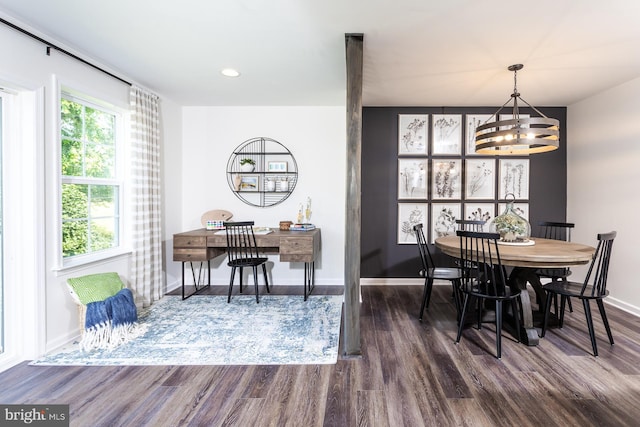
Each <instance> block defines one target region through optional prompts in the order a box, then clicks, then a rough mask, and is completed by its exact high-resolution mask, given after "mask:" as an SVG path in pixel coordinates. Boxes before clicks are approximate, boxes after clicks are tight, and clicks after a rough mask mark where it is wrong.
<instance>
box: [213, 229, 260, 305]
mask: <svg viewBox="0 0 640 427" xmlns="http://www.w3.org/2000/svg"><path fill="white" fill-rule="evenodd" d="M253 224H254V222H253V221H244V222H225V223H223V225H224V228H225V230H226V234H227V255H228V259H229V261H228V262H227V265H228V266H229V267H231V279H230V280H229V297H228V298H227V302H231V291H232V290H233V281H234V278H235V275H236V269H240V292H241V293H242V280H243V274H242V270H243V269H244V268H245V267H251V268H252V270H253V283H254V285H255V292H256V303H259V302H260V293H259V291H258V266H262V273H263V275H264V284H265V286H266V288H267V292H271V291H270V290H269V278H268V277H267V268H266V266H265V264H266V262H267V261H268V260H269V258H267V257H262V256H260V254H259V253H258V246H257V245H256V236H255V235H254V234H253Z"/></svg>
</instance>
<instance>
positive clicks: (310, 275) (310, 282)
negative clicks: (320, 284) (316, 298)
mask: <svg viewBox="0 0 640 427" xmlns="http://www.w3.org/2000/svg"><path fill="white" fill-rule="evenodd" d="M315 267H316V263H315V262H314V261H311V262H305V263H304V300H305V301H306V300H307V297H308V296H309V295H311V291H312V290H313V288H314V287H315V281H316V272H315Z"/></svg>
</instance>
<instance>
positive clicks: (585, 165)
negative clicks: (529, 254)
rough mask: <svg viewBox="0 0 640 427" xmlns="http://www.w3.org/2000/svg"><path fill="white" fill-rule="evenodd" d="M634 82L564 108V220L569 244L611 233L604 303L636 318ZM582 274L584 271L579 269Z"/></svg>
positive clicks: (637, 130)
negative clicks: (569, 228) (569, 232)
mask: <svg viewBox="0 0 640 427" xmlns="http://www.w3.org/2000/svg"><path fill="white" fill-rule="evenodd" d="M639 100H640V79H636V80H633V81H631V82H628V83H626V84H623V85H621V86H618V87H615V88H613V89H610V90H608V91H606V92H602V93H600V94H598V95H597V96H594V97H591V98H589V99H586V100H584V101H582V102H579V103H576V104H573V105H571V106H569V107H568V120H567V121H568V129H567V131H568V132H567V133H568V139H569V140H570V141H571V143H570V144H569V145H568V146H567V169H568V170H567V219H568V220H569V221H570V222H575V223H576V228H575V232H574V233H573V234H572V240H573V241H576V242H581V243H591V244H593V245H595V244H596V243H597V240H596V235H597V234H598V233H605V232H609V231H617V232H618V236H617V238H616V240H615V242H614V245H613V254H612V259H611V266H610V271H609V282H608V289H609V291H610V293H611V294H610V297H609V298H608V300H609V301H610V302H612V303H614V304H616V305H618V306H620V307H621V308H624V309H626V310H628V311H631V312H634V313H636V314H638V315H640V292H638V279H637V277H636V276H635V274H634V272H633V271H634V268H635V267H636V266H638V265H640V251H639V250H638V246H637V244H638V242H640V227H638V212H640V197H638V194H639V190H638V183H639V182H640V166H639V164H640V119H639V118H640V101H639ZM582 274H583V275H584V269H582Z"/></svg>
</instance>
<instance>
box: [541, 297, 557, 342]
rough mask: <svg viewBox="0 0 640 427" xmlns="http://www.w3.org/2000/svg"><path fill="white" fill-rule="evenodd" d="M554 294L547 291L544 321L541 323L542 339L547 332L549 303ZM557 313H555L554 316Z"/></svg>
mask: <svg viewBox="0 0 640 427" xmlns="http://www.w3.org/2000/svg"><path fill="white" fill-rule="evenodd" d="M554 295H557V294H554V293H552V292H549V291H547V302H546V303H545V305H544V320H543V321H542V332H540V338H544V334H545V333H546V332H547V325H548V324H549V313H550V312H551V303H552V301H553V297H554ZM557 315H558V313H557V312H556V316H557Z"/></svg>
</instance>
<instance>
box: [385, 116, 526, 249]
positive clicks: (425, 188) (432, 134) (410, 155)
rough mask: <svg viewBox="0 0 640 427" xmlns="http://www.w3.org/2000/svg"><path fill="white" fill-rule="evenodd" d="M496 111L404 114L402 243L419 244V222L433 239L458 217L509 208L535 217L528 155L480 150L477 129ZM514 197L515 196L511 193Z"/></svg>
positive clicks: (489, 216)
mask: <svg viewBox="0 0 640 427" xmlns="http://www.w3.org/2000/svg"><path fill="white" fill-rule="evenodd" d="M490 117H491V115H490V114H398V150H397V154H398V160H397V164H398V173H397V189H398V192H397V204H398V209H397V212H398V217H397V221H398V224H397V243H398V244H415V243H416V239H415V236H414V234H413V226H414V225H415V224H418V223H422V224H424V230H425V232H428V236H427V239H428V241H429V242H431V243H433V242H434V241H435V239H436V238H438V237H440V236H444V235H448V234H455V231H456V229H457V228H456V223H455V221H456V220H457V219H480V220H484V221H486V225H485V231H489V224H490V223H491V220H493V218H494V217H495V216H496V215H499V214H501V213H502V212H503V211H504V210H505V208H506V197H507V194H513V195H514V196H515V203H514V207H515V208H516V209H517V210H518V213H519V214H520V215H521V216H523V217H525V218H527V220H528V219H529V168H530V165H529V158H528V156H521V157H515V156H504V157H500V156H483V155H478V154H476V153H475V129H476V127H477V126H478V125H480V124H482V123H484V122H485V121H486V120H488V119H489V118H490ZM509 197H510V198H511V196H509Z"/></svg>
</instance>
